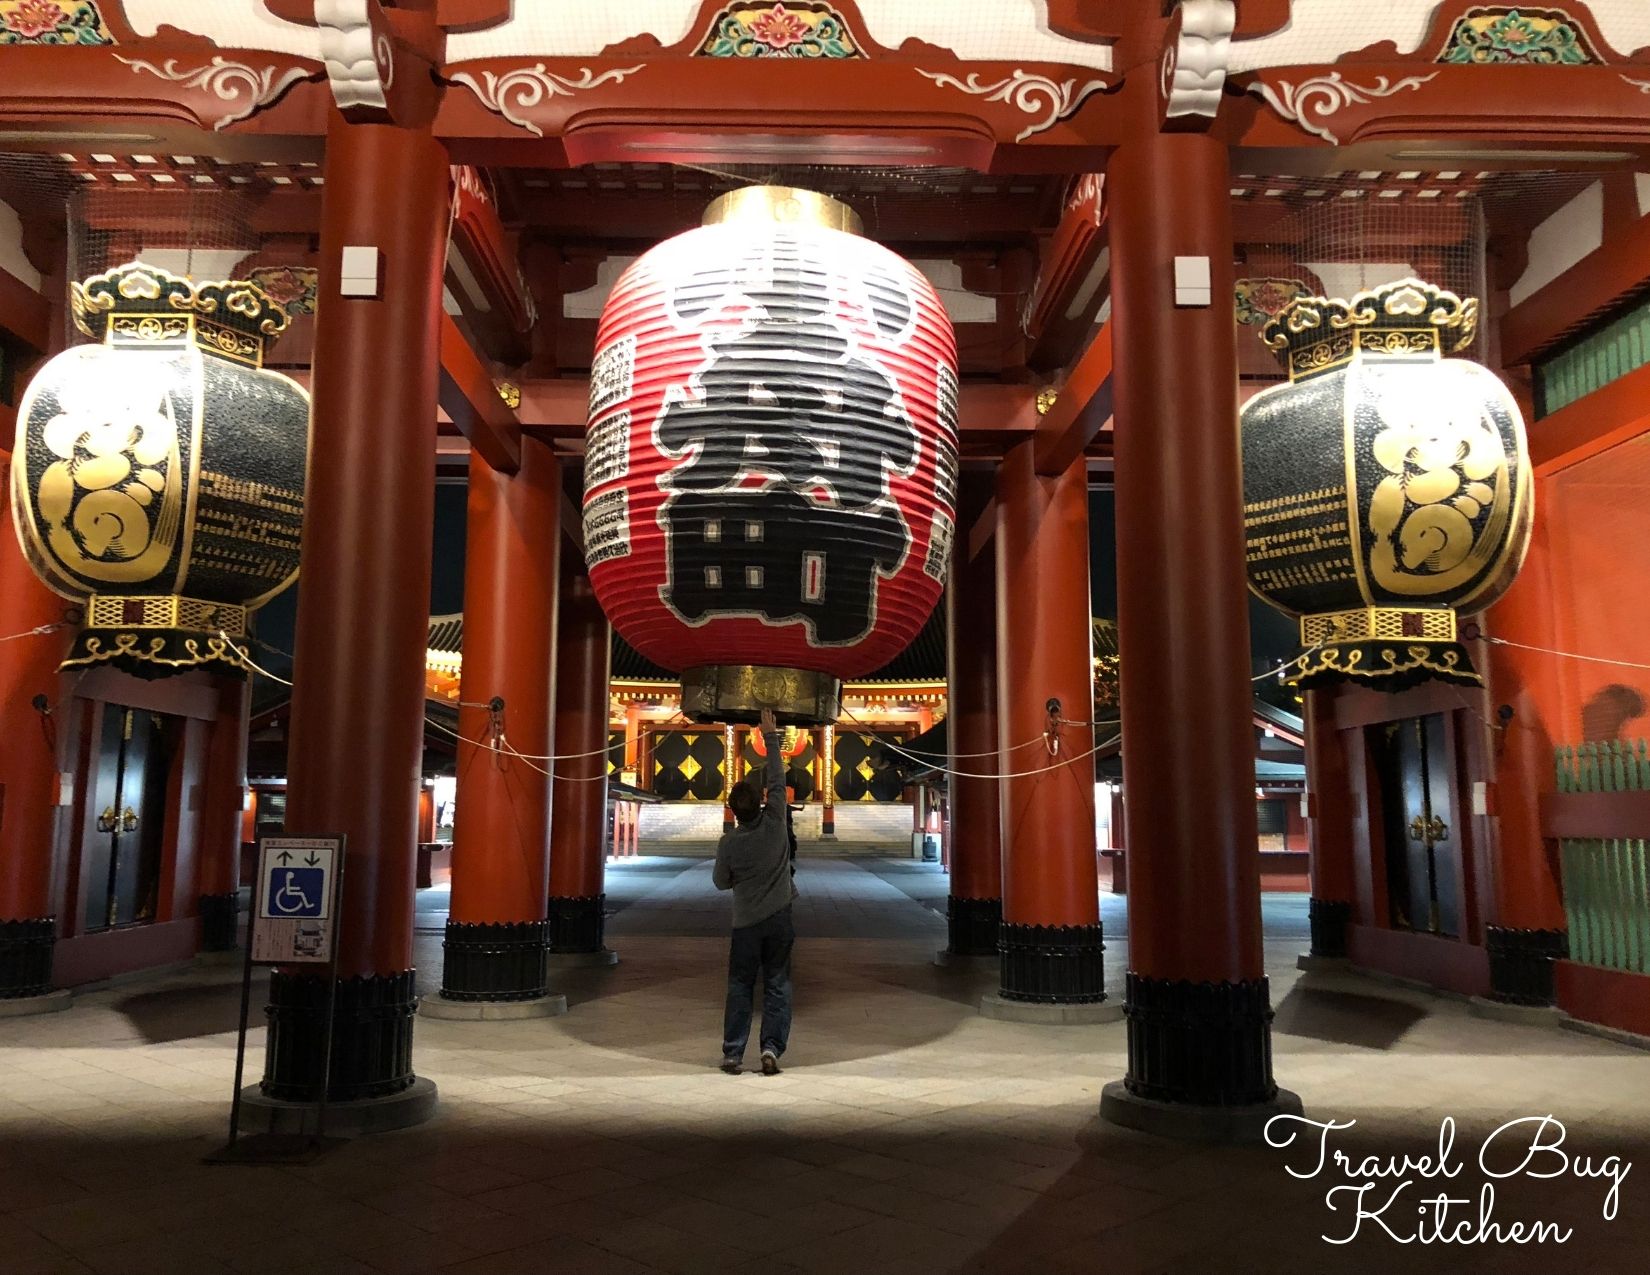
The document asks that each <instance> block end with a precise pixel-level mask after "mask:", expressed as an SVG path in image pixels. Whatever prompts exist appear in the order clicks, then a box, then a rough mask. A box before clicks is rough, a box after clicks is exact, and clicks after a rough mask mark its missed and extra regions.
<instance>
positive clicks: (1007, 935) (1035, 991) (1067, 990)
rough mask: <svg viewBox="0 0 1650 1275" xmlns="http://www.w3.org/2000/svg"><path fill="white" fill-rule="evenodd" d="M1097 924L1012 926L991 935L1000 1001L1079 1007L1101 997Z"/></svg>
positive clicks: (1102, 970) (1005, 925) (1103, 989)
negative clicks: (999, 974)
mask: <svg viewBox="0 0 1650 1275" xmlns="http://www.w3.org/2000/svg"><path fill="white" fill-rule="evenodd" d="M1101 938H1102V936H1101V933H1100V926H1099V924H1098V923H1096V924H1094V925H1015V924H1011V923H1010V922H1007V921H1004V922H1003V924H1002V926H1001V927H1000V928H999V929H998V932H997V947H998V951H999V952H1000V954H1001V959H1002V984H1001V988H1000V994H1001V996H1002V998H1003V999H1004V1000H1006V1001H1034V1002H1036V1003H1038V1004H1043V1005H1082V1004H1092V1003H1094V1002H1096V1001H1103V1000H1105V999H1106V974H1105V965H1104V961H1103V957H1102V955H1101V954H1102V953H1103V952H1104V951H1105V950H1106V947H1105V944H1104V943H1103V942H1102V941H1101Z"/></svg>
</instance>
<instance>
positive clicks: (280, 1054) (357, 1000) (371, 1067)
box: [259, 969, 418, 1102]
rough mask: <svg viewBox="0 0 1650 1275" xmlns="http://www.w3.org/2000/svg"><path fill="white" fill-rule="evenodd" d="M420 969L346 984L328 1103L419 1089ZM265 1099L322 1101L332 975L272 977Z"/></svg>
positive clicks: (341, 983)
mask: <svg viewBox="0 0 1650 1275" xmlns="http://www.w3.org/2000/svg"><path fill="white" fill-rule="evenodd" d="M417 1005H418V1000H417V997H416V996H414V994H413V971H412V970H403V971H401V973H399V974H364V975H360V976H357V977H355V978H341V979H339V980H338V996H337V1007H336V1010H335V1012H334V1022H333V1032H332V1076H331V1084H330V1085H329V1086H328V1099H329V1101H332V1102H359V1101H361V1100H363V1099H368V1098H386V1097H389V1096H390V1095H391V1094H398V1093H400V1092H401V1091H402V1090H404V1089H408V1088H410V1087H411V1086H412V1083H413V1080H414V1076H413V1069H412V1040H413V1012H414V1010H415V1009H416V1008H417ZM265 1012H266V1014H267V1016H268V1019H269V1035H268V1043H267V1045H266V1046H265V1050H264V1077H263V1083H262V1085H260V1086H259V1087H260V1089H261V1090H262V1092H263V1095H264V1097H266V1098H273V1099H276V1100H278V1101H281V1102H314V1101H315V1099H316V1097H317V1096H318V1090H319V1088H320V1084H321V1072H322V1058H323V1051H324V1050H325V1042H326V1030H327V1019H326V1015H327V978H326V975H325V974H321V975H320V976H318V977H317V976H312V975H307V974H289V973H287V972H286V971H285V970H279V969H278V970H275V971H273V972H272V973H271V974H270V976H269V1007H268V1009H267V1010H266V1011H265Z"/></svg>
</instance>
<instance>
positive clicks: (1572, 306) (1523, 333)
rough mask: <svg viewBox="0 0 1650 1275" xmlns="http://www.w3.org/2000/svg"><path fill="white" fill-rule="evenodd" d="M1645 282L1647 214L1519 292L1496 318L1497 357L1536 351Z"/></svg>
mask: <svg viewBox="0 0 1650 1275" xmlns="http://www.w3.org/2000/svg"><path fill="white" fill-rule="evenodd" d="M1646 281H1650V217H1642V218H1640V219H1639V220H1638V221H1637V222H1636V223H1635V224H1634V225H1632V226H1631V227H1630V228H1628V229H1627V230H1626V231H1625V232H1623V233H1621V234H1617V235H1613V236H1611V237H1610V238H1608V239H1606V240H1605V241H1604V244H1603V245H1602V246H1601V247H1599V248H1596V249H1594V250H1593V251H1592V252H1590V253H1588V254H1587V255H1586V256H1585V257H1583V258H1582V259H1581V260H1580V261H1578V262H1577V263H1576V264H1575V265H1573V266H1571V267H1570V268H1569V269H1568V270H1566V271H1565V272H1564V273H1563V274H1561V275H1559V276H1558V278H1556V279H1554V280H1553V281H1552V282H1551V283H1548V284H1546V285H1545V286H1544V287H1541V288H1538V289H1537V290H1536V291H1535V292H1533V293H1532V294H1531V295H1530V296H1528V297H1525V298H1524V300H1522V301H1520V302H1519V303H1518V304H1517V305H1515V306H1514V307H1513V308H1512V309H1511V310H1509V311H1507V314H1506V317H1505V318H1503V319H1502V320H1501V361H1502V363H1503V364H1505V365H1506V366H1508V367H1511V366H1513V365H1515V364H1519V363H1528V362H1529V361H1530V360H1531V359H1533V358H1534V357H1535V356H1536V355H1538V354H1540V353H1541V352H1542V351H1543V350H1545V349H1547V348H1548V347H1550V346H1552V345H1556V344H1557V343H1558V342H1559V341H1561V340H1562V339H1563V338H1564V337H1566V336H1568V335H1569V334H1570V333H1572V332H1574V331H1576V330H1577V329H1579V328H1582V327H1584V326H1586V324H1587V322H1588V321H1589V320H1590V319H1592V318H1594V317H1595V316H1597V315H1598V314H1600V313H1601V312H1604V311H1608V310H1609V309H1611V308H1612V307H1613V306H1615V305H1617V304H1619V303H1620V302H1621V300H1622V299H1623V298H1625V297H1628V296H1631V295H1632V294H1633V293H1635V292H1637V291H1638V290H1639V289H1640V288H1642V287H1643V286H1644V284H1645V282H1646Z"/></svg>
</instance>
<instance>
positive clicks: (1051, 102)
mask: <svg viewBox="0 0 1650 1275" xmlns="http://www.w3.org/2000/svg"><path fill="white" fill-rule="evenodd" d="M917 74H918V75H920V76H922V77H923V78H924V79H927V80H933V81H934V83H935V84H938V85H940V86H941V87H942V88H951V89H961V90H962V91H963V92H964V93H968V94H971V95H972V96H975V97H983V98H985V100H986V101H988V102H1007V103H1009V104H1010V105H1012V106H1013V107H1014V108H1015V109H1016V110H1019V111H1022V112H1024V113H1025V114H1027V115H1035V116H1038V117H1039V118H1038V119H1037V120H1035V121H1033V122H1032V123H1030V124H1028V125H1026V126H1025V127H1024V128H1023V129H1021V130H1020V131H1019V133H1018V134H1016V135H1015V138H1014V140H1015V141H1017V142H1023V141H1025V140H1026V138H1028V137H1031V136H1033V135H1034V134H1037V133H1041V132H1043V131H1044V130H1045V129H1050V128H1053V127H1054V126H1055V124H1057V123H1059V122H1060V121H1061V120H1063V119H1069V118H1070V117H1071V116H1072V115H1075V114H1076V113H1077V108H1078V107H1079V106H1081V105H1082V104H1083V100H1084V99H1085V98H1087V97H1088V95H1089V94H1090V93H1093V92H1095V91H1096V90H1097V89H1103V88H1105V87H1106V82H1105V81H1104V80H1089V81H1088V82H1087V83H1086V84H1084V85H1083V86H1082V88H1078V87H1077V81H1076V80H1075V79H1070V80H1064V81H1056V80H1052V79H1050V78H1049V77H1048V76H1046V75H1036V74H1034V73H1033V72H1031V71H1025V70H1020V69H1018V68H1017V69H1016V70H1015V71H1014V73H1013V74H1012V75H1009V76H1008V77H1006V78H1005V79H1001V80H995V81H993V82H992V83H990V84H981V83H980V77H979V73H978V72H973V71H971V72H969V75H968V78H967V79H966V80H959V79H958V78H957V77H956V76H954V75H947V74H946V73H945V72H943V71H924V70H922V69H920V68H919V69H918V71H917Z"/></svg>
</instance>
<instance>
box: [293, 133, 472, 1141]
mask: <svg viewBox="0 0 1650 1275" xmlns="http://www.w3.org/2000/svg"><path fill="white" fill-rule="evenodd" d="M447 172H448V162H447V154H446V151H445V150H444V149H443V147H442V146H441V144H440V143H439V142H438V141H436V140H435V138H434V137H433V136H431V135H430V133H429V132H428V131H420V130H413V129H406V128H401V127H398V126H395V125H389V124H349V123H346V122H345V121H344V119H343V117H342V116H340V115H338V114H336V113H334V114H333V116H332V119H331V123H330V125H329V128H328V131H327V145H326V163H325V169H324V173H325V177H326V187H325V193H324V195H323V197H322V211H321V253H320V256H321V264H320V268H321V286H320V295H319V299H318V301H317V304H316V330H315V352H316V357H315V372H314V380H313V383H312V387H311V392H312V395H313V406H312V409H311V422H312V424H311V431H310V449H309V481H308V487H307V490H306V494H305V507H304V550H303V563H302V572H303V574H302V576H301V577H300V579H301V583H300V585H299V586H298V588H299V594H298V599H299V600H298V634H297V651H296V655H297V659H296V662H295V673H294V681H295V683H296V685H295V686H294V688H293V693H292V719H291V748H290V753H289V756H290V757H291V763H290V768H289V773H288V796H287V816H286V829H287V832H288V833H289V834H290V835H294V836H324V835H330V834H338V833H342V834H344V835H345V836H346V837H347V838H348V846H347V851H346V857H345V867H344V884H343V906H342V908H341V910H340V938H339V948H340V957H339V967H338V973H339V975H340V977H339V982H338V995H337V1009H336V1014H335V1028H334V1035H333V1058H332V1072H331V1075H332V1091H333V1097H334V1098H335V1099H337V1100H340V1101H349V1100H353V1099H366V1098H376V1097H382V1096H387V1095H391V1094H396V1093H400V1092H403V1091H405V1090H407V1089H409V1088H411V1087H412V1086H413V1085H414V1082H415V1077H414V1075H413V1068H412V1036H413V1009H414V1005H415V1004H416V1000H415V997H414V993H413V968H412V937H413V893H414V883H415V880H416V874H417V851H416V843H417V839H418V781H419V774H420V771H421V769H422V755H423V747H424V652H425V647H426V645H427V642H428V633H429V598H430V536H431V527H432V524H433V519H434V508H435V422H436V385H437V374H438V369H439V368H440V364H441V348H440V318H441V289H442V271H443V262H444V260H445V255H446V239H447V184H448V178H447ZM349 248H357V249H366V250H367V252H368V254H369V256H368V260H369V262H372V263H374V264H375V268H376V271H377V280H376V285H377V289H376V295H371V296H365V295H358V294H357V291H358V289H359V287H360V285H359V284H354V283H352V287H351V295H344V292H343V287H342V283H343V280H342V265H343V259H344V254H345V251H346V249H349ZM355 255H357V256H359V255H360V254H355ZM369 286H370V285H369ZM327 990H328V989H327V987H326V980H325V978H322V977H317V975H316V974H315V973H313V972H311V971H309V970H304V971H298V970H281V971H277V973H276V974H275V976H274V977H273V978H272V979H271V981H270V1000H271V1004H270V1009H269V1045H268V1052H267V1055H266V1058H265V1066H264V1081H263V1092H264V1094H265V1095H266V1096H267V1097H271V1098H280V1099H295V1100H303V1101H308V1100H310V1099H311V1098H312V1097H313V1096H314V1090H315V1085H316V1084H317V1083H318V1082H319V1076H320V1073H321V1063H322V1058H321V1051H322V1049H323V1047H324V1046H323V1043H322V1042H323V1039H324V1035H323V1032H324V1027H325V1024H324V1021H323V1020H324V1016H325V1009H326V1005H327V1000H328V996H327ZM420 1092H429V1093H430V1094H431V1098H432V1101H430V1102H429V1103H428V1104H427V1105H428V1107H429V1109H433V1087H432V1086H429V1085H428V1082H427V1081H426V1082H423V1083H422V1085H421V1086H420ZM407 1111H408V1114H409V1116H411V1118H413V1119H417V1118H421V1117H422V1115H424V1114H427V1112H426V1111H424V1110H422V1109H419V1110H418V1112H417V1114H413V1108H412V1107H411V1106H409V1107H408V1108H407Z"/></svg>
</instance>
